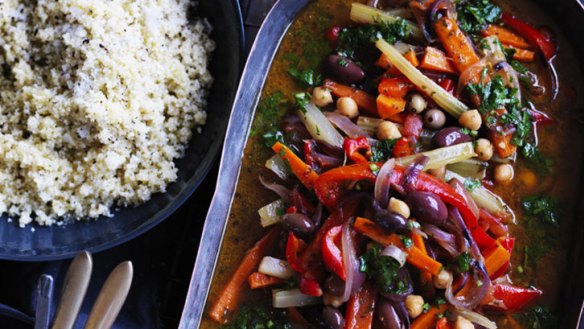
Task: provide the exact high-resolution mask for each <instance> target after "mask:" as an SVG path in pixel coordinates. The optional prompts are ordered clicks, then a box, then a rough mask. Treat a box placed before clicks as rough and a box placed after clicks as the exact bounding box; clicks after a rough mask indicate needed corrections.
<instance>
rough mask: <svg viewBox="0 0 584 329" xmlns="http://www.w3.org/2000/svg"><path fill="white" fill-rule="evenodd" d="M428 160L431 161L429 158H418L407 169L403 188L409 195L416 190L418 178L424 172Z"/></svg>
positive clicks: (421, 156)
mask: <svg viewBox="0 0 584 329" xmlns="http://www.w3.org/2000/svg"><path fill="white" fill-rule="evenodd" d="M428 160H430V158H429V157H427V156H425V155H420V156H418V157H416V158H415V159H414V161H413V162H412V163H411V164H410V165H409V166H408V167H407V168H406V170H405V172H404V177H403V179H402V186H403V187H404V190H405V191H406V192H407V193H410V192H414V191H415V190H416V182H417V181H418V176H419V175H420V172H422V170H424V167H425V166H426V164H427V163H428Z"/></svg>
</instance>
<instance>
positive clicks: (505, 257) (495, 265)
mask: <svg viewBox="0 0 584 329" xmlns="http://www.w3.org/2000/svg"><path fill="white" fill-rule="evenodd" d="M510 259H511V254H510V253H509V252H508V251H507V249H505V248H503V246H501V245H500V244H499V243H497V246H496V247H495V248H493V250H490V251H488V252H487V253H485V268H486V269H487V273H489V276H492V275H493V274H495V273H496V272H497V271H498V270H499V269H500V268H501V267H502V266H503V265H505V264H506V263H507V262H508V261H509V260H510Z"/></svg>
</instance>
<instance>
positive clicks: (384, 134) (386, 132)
mask: <svg viewBox="0 0 584 329" xmlns="http://www.w3.org/2000/svg"><path fill="white" fill-rule="evenodd" d="M401 137H402V135H401V133H400V132H399V129H398V128H397V126H396V124H395V123H393V122H391V121H383V122H381V123H380V124H379V126H377V138H379V140H385V139H396V138H401Z"/></svg>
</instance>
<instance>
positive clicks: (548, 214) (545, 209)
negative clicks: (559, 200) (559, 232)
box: [521, 196, 560, 227]
mask: <svg viewBox="0 0 584 329" xmlns="http://www.w3.org/2000/svg"><path fill="white" fill-rule="evenodd" d="M521 209H522V210H523V214H524V215H525V217H527V218H528V219H537V220H540V221H542V222H544V223H547V224H550V225H552V226H556V227H557V226H560V223H559V222H558V212H557V209H556V202H555V201H554V200H553V199H552V198H551V197H550V196H531V197H527V198H524V199H523V200H522V202H521Z"/></svg>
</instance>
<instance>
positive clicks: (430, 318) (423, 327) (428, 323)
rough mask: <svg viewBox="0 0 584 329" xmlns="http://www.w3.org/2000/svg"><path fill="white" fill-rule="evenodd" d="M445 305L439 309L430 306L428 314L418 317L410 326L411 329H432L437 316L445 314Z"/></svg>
mask: <svg viewBox="0 0 584 329" xmlns="http://www.w3.org/2000/svg"><path fill="white" fill-rule="evenodd" d="M446 309H447V307H446V305H444V304H442V305H440V306H439V307H435V306H432V307H431V308H430V309H429V310H428V312H426V313H423V314H422V315H420V316H418V317H417V318H416V320H414V322H412V325H411V326H410V328H411V329H434V328H435V326H436V322H438V314H442V313H444V312H446Z"/></svg>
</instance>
